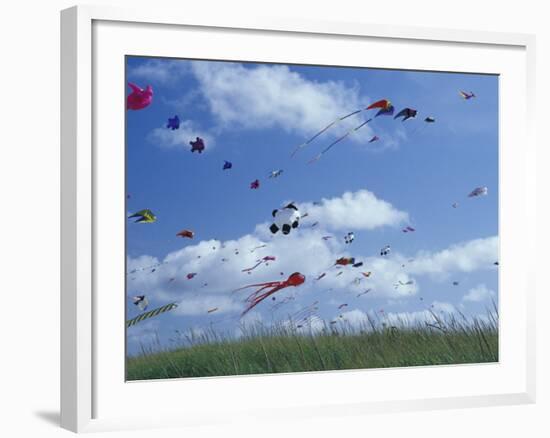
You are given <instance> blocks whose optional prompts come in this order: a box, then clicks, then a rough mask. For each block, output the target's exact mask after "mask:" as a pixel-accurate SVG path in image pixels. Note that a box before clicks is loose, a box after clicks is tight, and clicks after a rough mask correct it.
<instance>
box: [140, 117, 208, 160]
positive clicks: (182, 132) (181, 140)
mask: <svg viewBox="0 0 550 438" xmlns="http://www.w3.org/2000/svg"><path fill="white" fill-rule="evenodd" d="M195 137H201V138H202V139H203V140H204V143H205V145H206V148H205V152H208V151H209V150H210V149H211V148H212V146H214V144H215V140H214V137H213V136H212V135H211V134H210V133H209V132H207V131H206V130H203V129H201V128H199V127H197V126H196V125H195V123H193V122H192V121H191V120H183V121H182V122H181V123H180V128H179V129H176V130H172V129H168V128H166V126H163V127H160V128H155V129H153V131H151V132H150V133H149V136H148V141H149V142H150V143H152V144H154V145H156V146H159V147H164V148H183V149H185V150H191V145H190V144H189V142H190V141H191V140H195Z"/></svg>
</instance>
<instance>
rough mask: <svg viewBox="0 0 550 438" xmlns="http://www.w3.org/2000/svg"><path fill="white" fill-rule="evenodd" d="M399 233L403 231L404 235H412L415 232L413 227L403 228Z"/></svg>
mask: <svg viewBox="0 0 550 438" xmlns="http://www.w3.org/2000/svg"><path fill="white" fill-rule="evenodd" d="M401 231H403V232H404V233H412V232H414V231H416V230H415V229H414V228H413V227H409V226H407V227H405V228H403V229H402V230H401Z"/></svg>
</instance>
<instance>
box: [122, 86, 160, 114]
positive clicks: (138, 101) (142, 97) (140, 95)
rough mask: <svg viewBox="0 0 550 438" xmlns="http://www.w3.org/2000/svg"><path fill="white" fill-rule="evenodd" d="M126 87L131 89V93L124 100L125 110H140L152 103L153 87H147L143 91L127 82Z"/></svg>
mask: <svg viewBox="0 0 550 438" xmlns="http://www.w3.org/2000/svg"><path fill="white" fill-rule="evenodd" d="M128 86H129V87H130V88H131V89H132V92H131V93H130V94H129V95H128V97H127V98H126V109H127V110H140V109H143V108H146V107H148V106H149V105H150V104H151V102H152V101H153V87H151V86H150V85H147V87H146V88H145V90H144V89H143V88H140V87H138V86H137V85H136V84H132V83H131V82H128Z"/></svg>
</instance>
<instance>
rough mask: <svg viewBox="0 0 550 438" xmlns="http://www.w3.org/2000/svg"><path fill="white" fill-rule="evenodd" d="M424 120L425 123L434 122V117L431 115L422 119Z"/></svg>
mask: <svg viewBox="0 0 550 438" xmlns="http://www.w3.org/2000/svg"><path fill="white" fill-rule="evenodd" d="M424 121H425V122H426V123H435V119H434V118H433V117H426V118H425V119H424Z"/></svg>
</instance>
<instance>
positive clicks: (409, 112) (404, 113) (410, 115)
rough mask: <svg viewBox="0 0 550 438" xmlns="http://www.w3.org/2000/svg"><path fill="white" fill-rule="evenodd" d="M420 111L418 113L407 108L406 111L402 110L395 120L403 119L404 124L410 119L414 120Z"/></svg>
mask: <svg viewBox="0 0 550 438" xmlns="http://www.w3.org/2000/svg"><path fill="white" fill-rule="evenodd" d="M417 112H418V111H416V110H415V109H412V108H405V109H402V110H401V111H399V112H398V113H397V114H396V115H395V117H394V119H397V118H399V117H403V120H402V122H404V121H405V120H408V119H414V118H415V117H416V113H417Z"/></svg>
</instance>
